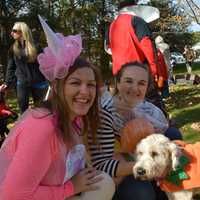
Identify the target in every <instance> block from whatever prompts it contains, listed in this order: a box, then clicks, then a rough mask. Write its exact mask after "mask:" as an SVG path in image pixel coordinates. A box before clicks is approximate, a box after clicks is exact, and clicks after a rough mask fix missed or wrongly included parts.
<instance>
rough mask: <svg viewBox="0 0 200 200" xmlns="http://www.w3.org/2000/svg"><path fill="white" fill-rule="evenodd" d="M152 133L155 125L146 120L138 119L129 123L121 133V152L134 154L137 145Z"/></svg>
mask: <svg viewBox="0 0 200 200" xmlns="http://www.w3.org/2000/svg"><path fill="white" fill-rule="evenodd" d="M152 133H154V128H153V125H152V124H151V123H150V122H149V121H147V120H146V119H143V118H136V119H133V120H131V121H129V122H127V123H126V124H125V126H124V128H123V129H122V133H121V151H122V152H134V150H135V148H136V145H137V143H138V142H139V141H140V140H141V139H143V138H145V137H146V136H148V135H150V134H152Z"/></svg>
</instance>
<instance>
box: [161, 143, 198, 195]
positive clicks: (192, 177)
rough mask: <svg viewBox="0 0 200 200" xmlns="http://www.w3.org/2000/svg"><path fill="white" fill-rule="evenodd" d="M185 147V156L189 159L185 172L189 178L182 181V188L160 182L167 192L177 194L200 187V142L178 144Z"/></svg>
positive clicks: (164, 181) (163, 181)
mask: <svg viewBox="0 0 200 200" xmlns="http://www.w3.org/2000/svg"><path fill="white" fill-rule="evenodd" d="M177 143H178V144H180V145H181V146H182V147H183V152H184V154H185V155H186V156H187V157H188V158H189V164H187V165H186V166H185V167H184V171H185V172H186V174H187V175H188V176H189V178H188V179H185V180H183V181H182V183H181V185H180V186H176V185H174V184H172V183H169V182H167V181H166V180H162V181H159V184H160V187H161V189H162V190H164V191H166V192H176V191H180V190H189V189H193V188H198V187H200V142H197V143H195V144H186V143H184V142H182V141H181V142H180V141H178V142H177Z"/></svg>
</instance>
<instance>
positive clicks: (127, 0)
mask: <svg viewBox="0 0 200 200" xmlns="http://www.w3.org/2000/svg"><path fill="white" fill-rule="evenodd" d="M137 2H138V0H124V1H122V2H120V3H119V6H118V9H119V10H120V9H122V8H124V7H126V6H133V5H136V4H137Z"/></svg>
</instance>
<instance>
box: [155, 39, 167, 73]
mask: <svg viewBox="0 0 200 200" xmlns="http://www.w3.org/2000/svg"><path fill="white" fill-rule="evenodd" d="M155 43H156V48H157V49H159V50H160V51H161V53H162V54H163V56H164V60H165V64H166V65H167V70H168V72H169V69H170V50H169V45H168V44H167V43H166V42H164V39H163V37H162V36H160V35H158V36H157V37H156V39H155Z"/></svg>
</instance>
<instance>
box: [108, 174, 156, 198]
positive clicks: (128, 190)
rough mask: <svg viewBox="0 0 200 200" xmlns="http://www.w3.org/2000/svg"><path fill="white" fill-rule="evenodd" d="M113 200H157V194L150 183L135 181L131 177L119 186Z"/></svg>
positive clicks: (126, 178)
mask: <svg viewBox="0 0 200 200" xmlns="http://www.w3.org/2000/svg"><path fill="white" fill-rule="evenodd" d="M112 200H156V193H155V190H154V186H153V184H152V183H151V182H150V181H140V180H135V179H134V177H133V176H132V175H129V176H127V177H125V178H124V180H123V181H122V182H121V183H120V184H119V185H118V187H117V189H116V192H115V194H114V197H113V199H112Z"/></svg>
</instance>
